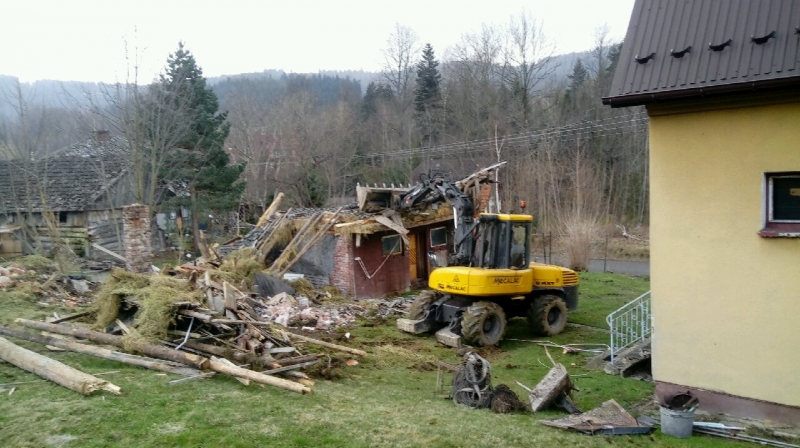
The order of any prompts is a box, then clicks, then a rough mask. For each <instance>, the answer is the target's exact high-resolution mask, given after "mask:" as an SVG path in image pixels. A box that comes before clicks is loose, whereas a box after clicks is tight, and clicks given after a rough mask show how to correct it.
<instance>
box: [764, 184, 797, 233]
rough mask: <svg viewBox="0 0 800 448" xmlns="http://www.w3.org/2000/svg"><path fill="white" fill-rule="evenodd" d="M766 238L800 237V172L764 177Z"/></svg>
mask: <svg viewBox="0 0 800 448" xmlns="http://www.w3.org/2000/svg"><path fill="white" fill-rule="evenodd" d="M764 184H765V188H764V192H765V195H766V197H765V200H764V204H765V206H766V210H765V220H764V228H763V229H762V230H761V232H760V233H759V234H760V235H761V236H766V237H800V172H784V173H767V174H766V175H765V176H764Z"/></svg>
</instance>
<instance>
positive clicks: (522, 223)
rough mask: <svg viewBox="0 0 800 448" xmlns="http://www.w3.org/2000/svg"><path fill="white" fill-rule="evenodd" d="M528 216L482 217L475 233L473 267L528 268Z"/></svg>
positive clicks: (529, 238)
mask: <svg viewBox="0 0 800 448" xmlns="http://www.w3.org/2000/svg"><path fill="white" fill-rule="evenodd" d="M532 223H533V218H531V217H530V216H528V215H499V214H489V213H482V214H481V215H480V220H479V223H478V227H477V228H476V229H475V230H476V232H477V235H476V243H475V245H476V246H477V247H476V248H475V251H474V252H475V264H474V266H475V267H478V268H484V269H523V268H526V267H527V266H528V264H529V263H530V261H529V260H528V258H529V255H528V254H530V240H531V225H532Z"/></svg>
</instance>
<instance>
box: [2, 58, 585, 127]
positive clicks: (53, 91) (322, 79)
mask: <svg viewBox="0 0 800 448" xmlns="http://www.w3.org/2000/svg"><path fill="white" fill-rule="evenodd" d="M578 58H581V59H582V60H583V61H584V63H585V64H586V65H587V69H590V67H591V62H589V61H591V58H590V57H589V52H581V53H568V54H563V55H557V56H555V57H553V59H552V61H551V62H550V65H551V66H552V70H548V71H550V72H551V73H549V75H548V77H547V83H548V84H554V83H559V82H564V81H565V80H566V79H567V75H568V74H569V73H570V72H571V70H572V66H573V65H574V63H575V61H576V60H577V59H578ZM443 65H446V63H444V64H443ZM443 68H444V67H443ZM382 80H383V76H382V75H381V74H380V73H378V72H368V71H364V70H320V71H319V73H286V72H285V71H283V70H276V69H267V70H264V71H262V72H254V73H240V74H233V75H224V76H212V77H209V78H207V82H208V85H209V86H210V87H211V88H212V89H213V90H214V92H215V93H216V94H217V95H218V96H219V98H220V103H221V104H222V105H223V108H225V107H224V105H225V104H226V103H227V101H226V99H227V98H228V96H229V95H230V94H231V92H232V90H233V89H234V88H237V89H238V88H246V87H251V88H254V89H256V90H259V91H262V92H260V93H257V95H258V96H260V97H262V98H265V99H268V100H269V99H274V98H275V97H276V95H278V94H280V92H281V90H282V89H289V90H291V89H298V88H302V89H310V90H311V91H312V92H314V93H315V94H316V95H319V101H320V104H330V102H331V101H332V100H333V99H334V98H339V97H340V95H341V94H342V89H344V91H346V92H347V95H357V97H361V96H363V95H364V93H366V90H367V86H369V84H370V83H371V82H380V81H382ZM18 85H19V90H20V93H21V94H22V97H23V98H25V101H26V103H27V104H29V105H33V106H37V107H38V106H43V107H47V108H56V109H81V108H83V109H85V108H88V107H89V105H90V103H91V102H94V105H95V106H100V107H105V106H106V105H107V102H106V98H105V95H103V87H102V84H100V83H94V82H81V81H59V80H38V81H34V82H21V83H18V82H17V78H16V77H14V76H10V75H4V74H0V99H2V100H0V117H5V118H11V117H13V116H14V115H15V111H16V108H17V107H18V104H14V100H13V99H14V98H16V97H17V94H18V92H17V86H18Z"/></svg>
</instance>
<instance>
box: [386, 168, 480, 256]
mask: <svg viewBox="0 0 800 448" xmlns="http://www.w3.org/2000/svg"><path fill="white" fill-rule="evenodd" d="M442 201H444V202H447V203H448V204H449V205H450V206H451V207H452V208H453V222H454V225H455V246H456V247H455V253H454V254H453V255H451V256H450V260H449V264H450V265H456V266H469V265H470V264H471V262H472V254H473V250H474V247H475V242H474V238H473V230H474V228H475V225H474V223H475V218H474V214H475V207H474V205H473V204H472V199H470V197H469V196H467V195H466V194H464V192H463V191H461V190H460V189H459V188H458V187H457V186H456V185H455V184H454V183H453V182H451V181H450V179H449V178H447V176H445V175H444V174H442V173H440V172H437V173H431V174H429V175H428V176H427V177H426V178H421V179H420V181H419V182H418V183H417V185H416V186H415V187H414V188H413V189H412V190H411V191H409V192H408V193H406V194H404V195H402V196H400V202H399V204H397V209H398V210H404V209H407V208H410V207H412V206H415V205H419V204H430V203H434V202H442Z"/></svg>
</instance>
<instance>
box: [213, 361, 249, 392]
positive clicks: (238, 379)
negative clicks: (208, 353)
mask: <svg viewBox="0 0 800 448" xmlns="http://www.w3.org/2000/svg"><path fill="white" fill-rule="evenodd" d="M212 359H215V360H217V361H219V362H221V363H223V364H225V365H228V366H233V367H238V366H237V365H236V364H234V363H232V362H230V361H228V360H227V359H225V358H212ZM234 378H236V381H238V382H240V383H242V384H244V385H245V386H249V385H250V380H248V379H247V378H239V377H234Z"/></svg>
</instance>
